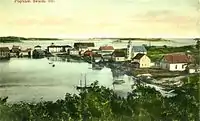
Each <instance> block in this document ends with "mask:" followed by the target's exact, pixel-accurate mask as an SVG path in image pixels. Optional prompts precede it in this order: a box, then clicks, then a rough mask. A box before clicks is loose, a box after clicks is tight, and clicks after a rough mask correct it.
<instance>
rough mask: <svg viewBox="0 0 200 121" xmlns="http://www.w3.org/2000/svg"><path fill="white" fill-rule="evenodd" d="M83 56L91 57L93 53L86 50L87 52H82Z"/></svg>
mask: <svg viewBox="0 0 200 121" xmlns="http://www.w3.org/2000/svg"><path fill="white" fill-rule="evenodd" d="M84 55H85V56H92V55H93V52H92V51H90V50H87V51H85V52H84Z"/></svg>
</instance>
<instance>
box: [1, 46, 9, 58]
mask: <svg viewBox="0 0 200 121" xmlns="http://www.w3.org/2000/svg"><path fill="white" fill-rule="evenodd" d="M9 58H10V50H9V48H8V47H0V59H9Z"/></svg>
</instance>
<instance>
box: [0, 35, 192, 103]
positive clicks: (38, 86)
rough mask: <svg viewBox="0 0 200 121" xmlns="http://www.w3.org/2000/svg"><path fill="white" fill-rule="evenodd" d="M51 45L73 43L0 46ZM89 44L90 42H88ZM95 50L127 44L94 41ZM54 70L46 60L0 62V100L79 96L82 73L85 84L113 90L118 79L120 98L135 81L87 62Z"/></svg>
mask: <svg viewBox="0 0 200 121" xmlns="http://www.w3.org/2000/svg"><path fill="white" fill-rule="evenodd" d="M52 42H54V43H55V44H58V45H66V44H68V45H71V46H73V43H74V42H78V41H74V40H62V41H24V42H22V43H1V44H0V46H7V47H10V48H11V47H12V46H13V45H20V46H22V48H27V47H30V48H33V47H34V46H35V45H41V46H42V47H43V49H46V47H47V46H48V45H50V44H51V43H52ZM90 42H91V41H90ZM94 42H95V45H96V46H97V48H98V47H99V46H101V45H112V46H114V47H115V48H123V47H126V46H127V43H126V42H123V43H112V40H105V41H94ZM133 44H134V45H142V44H149V42H144V41H134V42H133ZM191 44H195V41H193V40H192V39H173V42H151V45H158V46H160V45H161V46H162V45H168V46H183V45H191ZM54 64H55V67H54V68H53V67H52V65H50V64H49V60H47V59H26V58H23V59H14V58H12V59H11V60H10V61H4V62H0V69H1V70H0V97H1V96H9V100H8V101H9V102H16V101H40V100H41V98H43V100H53V101H55V100H57V99H59V98H64V96H65V93H67V92H68V93H78V92H77V90H76V89H75V86H77V85H79V80H80V79H83V80H84V77H81V74H87V83H88V84H90V83H92V82H94V81H95V80H98V81H99V84H100V85H104V86H106V87H109V88H113V85H112V83H113V80H115V79H116V78H120V79H123V80H125V83H124V84H122V85H115V87H114V89H115V91H116V92H117V93H118V94H120V95H123V96H124V95H125V94H126V93H127V92H128V91H130V90H131V85H132V84H133V83H134V81H133V80H132V79H131V77H128V76H126V75H124V76H120V77H113V74H112V71H111V69H109V68H103V69H102V70H92V69H91V67H92V66H91V65H90V64H88V63H78V62H54Z"/></svg>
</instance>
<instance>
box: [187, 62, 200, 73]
mask: <svg viewBox="0 0 200 121" xmlns="http://www.w3.org/2000/svg"><path fill="white" fill-rule="evenodd" d="M187 71H188V73H190V74H193V73H200V66H198V65H195V64H190V65H188V67H187Z"/></svg>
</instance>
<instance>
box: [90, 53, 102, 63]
mask: <svg viewBox="0 0 200 121" xmlns="http://www.w3.org/2000/svg"><path fill="white" fill-rule="evenodd" d="M92 59H93V61H94V62H96V63H98V62H100V61H102V60H103V58H102V55H101V54H97V53H96V54H93V55H92Z"/></svg>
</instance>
